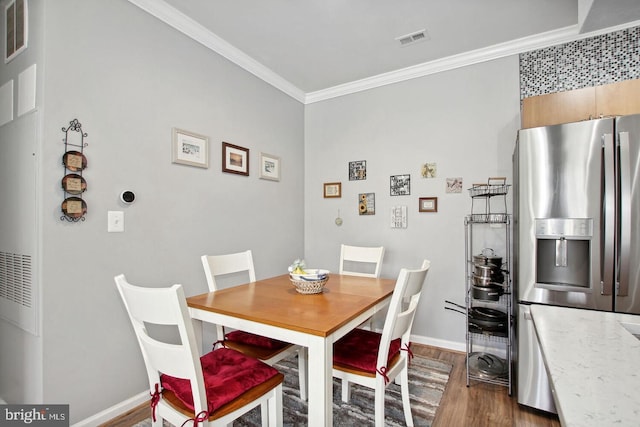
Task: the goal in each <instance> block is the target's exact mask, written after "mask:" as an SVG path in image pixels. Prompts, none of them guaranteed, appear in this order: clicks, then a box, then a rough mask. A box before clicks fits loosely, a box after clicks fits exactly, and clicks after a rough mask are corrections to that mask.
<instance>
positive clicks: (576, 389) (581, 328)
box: [531, 305, 640, 427]
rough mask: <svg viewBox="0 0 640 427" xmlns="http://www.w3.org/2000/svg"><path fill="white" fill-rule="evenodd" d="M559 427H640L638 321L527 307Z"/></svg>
mask: <svg viewBox="0 0 640 427" xmlns="http://www.w3.org/2000/svg"><path fill="white" fill-rule="evenodd" d="M531 317H532V319H533V323H534V325H535V330H536V334H537V336H538V341H539V342H540V349H541V351H542V356H543V359H544V362H545V366H546V368H547V373H548V374H549V381H550V383H551V388H552V392H553V395H554V400H555V403H556V407H557V409H558V415H559V417H560V422H561V423H562V425H563V426H566V427H572V426H598V427H601V426H613V425H616V426H638V425H640V340H639V339H637V338H636V337H634V336H633V335H632V334H631V333H630V332H628V331H627V329H625V328H624V327H623V326H622V325H621V322H622V323H631V324H635V325H636V328H638V329H639V330H638V331H637V332H635V331H634V333H636V334H637V333H639V332H640V316H634V315H630V314H621V313H609V312H601V311H592V310H580V309H575V308H564V307H552V306H544V305H532V306H531Z"/></svg>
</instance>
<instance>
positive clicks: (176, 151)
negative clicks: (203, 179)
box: [171, 128, 209, 169]
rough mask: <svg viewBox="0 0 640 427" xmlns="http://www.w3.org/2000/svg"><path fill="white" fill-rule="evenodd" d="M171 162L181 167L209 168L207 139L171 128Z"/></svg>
mask: <svg viewBox="0 0 640 427" xmlns="http://www.w3.org/2000/svg"><path fill="white" fill-rule="evenodd" d="M171 160H172V161H173V163H178V164H181V165H189V166H196V167H199V168H205V169H206V168H208V167H209V138H207V137H206V136H204V135H199V134H197V133H193V132H189V131H186V130H183V129H178V128H173V138H172V149H171Z"/></svg>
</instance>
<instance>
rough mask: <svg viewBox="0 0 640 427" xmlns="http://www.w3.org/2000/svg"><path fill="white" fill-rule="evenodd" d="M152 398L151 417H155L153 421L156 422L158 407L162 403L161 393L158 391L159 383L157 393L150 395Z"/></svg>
mask: <svg viewBox="0 0 640 427" xmlns="http://www.w3.org/2000/svg"><path fill="white" fill-rule="evenodd" d="M149 396H151V415H152V416H153V421H154V422H155V421H156V406H158V402H159V401H160V391H159V390H158V383H156V391H154V392H153V393H149Z"/></svg>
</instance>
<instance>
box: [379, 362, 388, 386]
mask: <svg viewBox="0 0 640 427" xmlns="http://www.w3.org/2000/svg"><path fill="white" fill-rule="evenodd" d="M376 372H378V373H379V374H380V375H382V376H383V377H384V385H387V384H389V377H388V376H387V367H386V366H383V367H381V368H378V369H376Z"/></svg>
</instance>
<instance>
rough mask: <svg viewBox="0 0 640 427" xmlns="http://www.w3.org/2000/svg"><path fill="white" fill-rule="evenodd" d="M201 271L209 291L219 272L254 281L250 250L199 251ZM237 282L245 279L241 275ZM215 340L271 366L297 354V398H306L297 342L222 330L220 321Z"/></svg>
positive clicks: (302, 351) (304, 359)
mask: <svg viewBox="0 0 640 427" xmlns="http://www.w3.org/2000/svg"><path fill="white" fill-rule="evenodd" d="M201 260H202V266H203V268H204V273H205V276H206V278H207V285H208V286H209V291H210V292H215V291H217V290H219V289H221V287H220V286H219V281H220V280H218V281H216V278H218V279H220V277H221V276H228V275H235V276H234V277H233V278H236V279H237V277H243V276H238V274H239V273H244V274H245V276H244V277H246V275H248V281H249V282H255V281H256V273H255V268H254V266H253V255H252V253H251V250H247V251H244V252H238V253H232V254H225V255H203V256H202V257H201ZM240 283H246V280H244V279H241V280H240ZM216 328H217V333H218V340H220V341H221V342H222V343H223V345H224V346H225V347H228V348H233V349H235V350H237V351H240V352H242V353H244V354H246V355H249V356H252V357H256V358H258V359H260V360H262V361H263V362H264V363H266V364H268V365H271V366H273V365H274V364H276V363H278V362H279V361H281V360H283V359H287V358H289V357H292V356H294V355H295V354H296V353H297V354H298V380H299V384H300V399H302V400H307V349H306V347H302V346H299V345H294V344H290V343H286V342H282V341H279V340H275V339H272V338H268V337H264V336H261V335H256V334H252V333H249V332H246V331H240V330H234V331H230V332H226V331H225V329H224V326H223V325H216Z"/></svg>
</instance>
